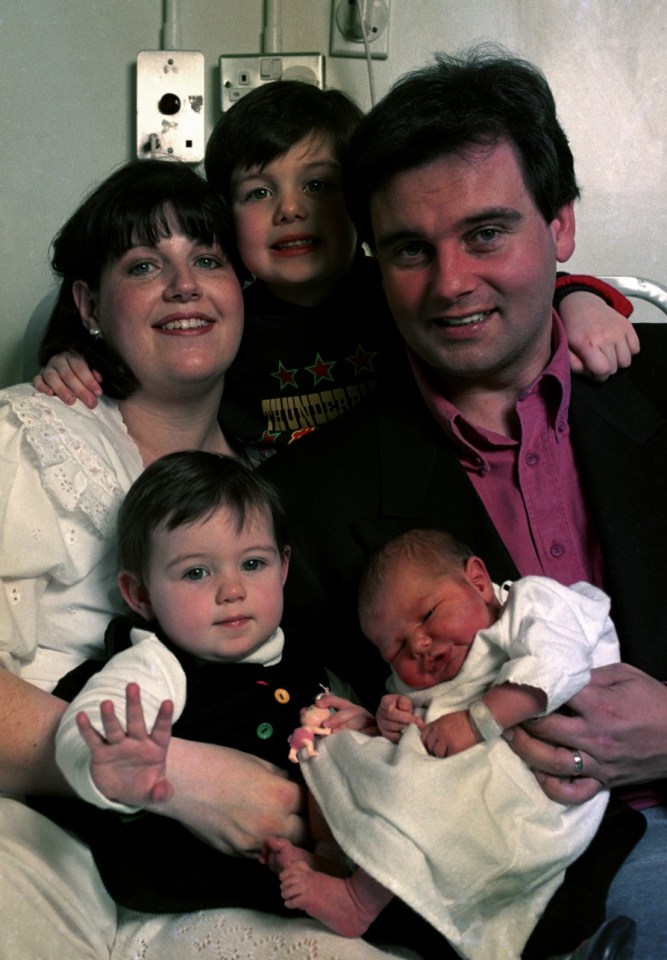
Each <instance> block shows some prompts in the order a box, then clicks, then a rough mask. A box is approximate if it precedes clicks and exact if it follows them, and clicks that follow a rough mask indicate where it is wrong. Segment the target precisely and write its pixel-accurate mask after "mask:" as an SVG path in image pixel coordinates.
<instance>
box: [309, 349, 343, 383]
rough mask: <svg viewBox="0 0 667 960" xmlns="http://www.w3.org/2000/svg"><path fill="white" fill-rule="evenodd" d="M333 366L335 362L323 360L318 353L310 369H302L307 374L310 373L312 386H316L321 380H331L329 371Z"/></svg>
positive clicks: (331, 375) (331, 376)
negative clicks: (312, 381)
mask: <svg viewBox="0 0 667 960" xmlns="http://www.w3.org/2000/svg"><path fill="white" fill-rule="evenodd" d="M335 364H336V361H335V360H323V359H322V357H321V356H320V355H319V353H317V354H316V355H315V363H314V364H312V366H310V367H304V369H305V370H307V371H308V373H312V375H313V380H314V385H315V386H317V384H318V383H319V382H320V381H321V380H333V374H332V373H331V370H332V367H334V366H335Z"/></svg>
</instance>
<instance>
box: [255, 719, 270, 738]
mask: <svg viewBox="0 0 667 960" xmlns="http://www.w3.org/2000/svg"><path fill="white" fill-rule="evenodd" d="M257 736H258V737H259V739H260V740H268V739H269V737H271V736H273V727H272V726H271V724H270V723H260V725H259V726H258V727H257Z"/></svg>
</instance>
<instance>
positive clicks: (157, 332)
mask: <svg viewBox="0 0 667 960" xmlns="http://www.w3.org/2000/svg"><path fill="white" fill-rule="evenodd" d="M170 227H171V229H172V235H171V236H169V237H162V238H161V239H160V240H159V241H158V242H157V244H156V245H155V246H146V245H137V246H133V247H131V248H130V249H129V250H127V251H126V252H125V253H124V254H123V255H122V256H121V257H120V258H119V259H118V260H111V261H109V262H108V263H107V264H106V266H105V267H104V269H103V271H102V275H101V277H100V283H99V287H98V289H97V290H94V291H93V290H91V289H90V288H89V287H88V285H87V284H86V283H85V282H84V281H82V280H77V281H76V282H75V284H74V287H73V294H74V299H75V302H76V304H77V306H78V308H79V312H80V314H81V318H82V321H83V323H84V325H85V326H86V327H87V328H88V329H89V330H90V329H93V328H99V330H100V331H101V334H102V336H103V337H104V339H105V341H106V342H107V343H108V344H109V346H111V347H113V348H114V349H115V350H116V352H117V353H118V354H120V356H121V357H122V358H123V360H124V361H125V363H126V364H127V365H128V366H129V367H130V369H131V370H132V372H133V373H134V375H135V376H136V378H137V380H138V381H139V384H140V392H147V393H150V394H151V395H157V396H159V395H160V394H166V395H167V396H170V397H173V395H174V390H177V389H178V388H179V387H182V388H184V389H185V390H189V389H191V387H193V386H197V385H202V384H203V385H206V386H208V385H213V384H214V383H216V382H217V381H218V380H220V379H221V377H222V376H223V375H224V373H225V371H226V370H227V369H228V367H229V365H230V364H231V362H232V360H233V359H234V357H235V356H236V352H237V350H238V346H239V342H240V340H241V334H242V332H243V300H242V296H241V287H240V284H239V281H238V278H237V276H236V274H235V272H234V269H233V268H232V266H231V264H230V263H229V261H228V260H227V257H226V256H225V254H224V253H223V252H222V250H221V248H220V247H219V246H218V245H217V244H213V245H211V244H205V243H203V242H201V241H199V240H193V239H192V238H190V237H188V236H186V235H185V234H183V233H182V232H180V228H179V227H178V225H177V224H171V225H170Z"/></svg>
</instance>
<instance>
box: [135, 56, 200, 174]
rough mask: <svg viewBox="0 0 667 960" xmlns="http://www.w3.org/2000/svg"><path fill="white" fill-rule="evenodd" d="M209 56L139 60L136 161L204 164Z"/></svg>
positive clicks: (152, 57)
mask: <svg viewBox="0 0 667 960" xmlns="http://www.w3.org/2000/svg"><path fill="white" fill-rule="evenodd" d="M204 78H205V68H204V54H203V53H200V52H199V51H196V50H141V51H140V52H139V54H138V55H137V156H138V157H139V159H141V160H145V159H148V158H150V157H155V158H157V159H160V160H167V159H168V160H185V161H186V162H188V163H199V162H200V161H201V160H203V159H204V148H205V143H206V138H205V130H204Z"/></svg>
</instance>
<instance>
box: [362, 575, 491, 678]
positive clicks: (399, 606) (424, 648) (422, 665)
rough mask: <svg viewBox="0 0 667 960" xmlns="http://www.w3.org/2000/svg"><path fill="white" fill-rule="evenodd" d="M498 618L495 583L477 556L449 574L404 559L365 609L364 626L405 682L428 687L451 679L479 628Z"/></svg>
mask: <svg viewBox="0 0 667 960" xmlns="http://www.w3.org/2000/svg"><path fill="white" fill-rule="evenodd" d="M496 618H497V604H496V600H495V595H494V592H493V586H492V584H491V579H490V577H489V575H488V573H487V571H486V567H485V566H484V564H483V563H482V561H481V560H480V559H479V557H471V558H470V559H469V560H468V562H467V563H466V565H465V567H461V569H460V570H456V571H453V572H452V573H447V574H434V573H433V572H432V571H431V569H430V568H429V566H427V565H426V564H425V563H415V562H414V561H410V560H400V561H397V562H396V563H395V564H394V566H393V568H392V569H391V570H390V572H389V574H388V575H387V577H386V579H385V581H384V582H383V584H382V587H381V588H380V590H379V591H378V593H377V595H376V597H375V599H374V601H373V602H372V604H371V605H370V606H369V608H368V609H366V610H362V611H361V626H362V629H363V631H364V633H365V634H366V636H367V637H368V638H369V639H370V640H371V642H372V643H374V644H375V646H376V647H377V648H378V650H379V651H380V654H381V656H382V659H383V660H386V662H387V663H389V664H390V665H391V667H392V668H393V670H394V671H395V672H396V673H397V674H398V676H399V677H400V679H401V680H402V681H403V683H405V684H407V685H408V686H410V687H414V688H425V687H434V686H435V685H436V684H437V683H441V682H442V681H443V680H452V679H453V678H454V677H455V676H456V675H457V674H458V672H459V670H460V669H461V667H462V666H463V663H464V661H465V659H466V657H467V656H468V653H469V652H470V647H471V645H472V642H473V639H474V637H475V634H476V633H477V631H478V630H482V629H483V628H484V627H489V626H491V624H492V623H494V622H495V620H496Z"/></svg>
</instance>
